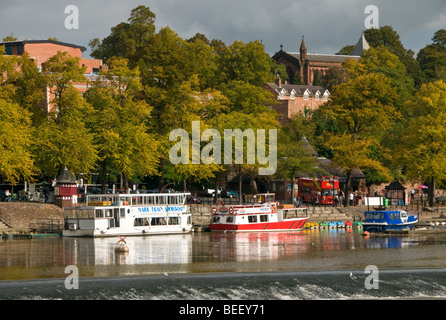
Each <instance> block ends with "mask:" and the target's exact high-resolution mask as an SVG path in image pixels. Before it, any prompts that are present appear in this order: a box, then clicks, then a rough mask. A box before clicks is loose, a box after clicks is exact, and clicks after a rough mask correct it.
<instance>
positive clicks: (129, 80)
mask: <svg viewBox="0 0 446 320" xmlns="http://www.w3.org/2000/svg"><path fill="white" fill-rule="evenodd" d="M109 67H110V68H109V71H108V72H106V73H105V76H106V78H107V79H108V85H107V86H102V83H101V82H99V83H96V86H95V87H93V88H92V89H90V90H89V91H88V92H87V93H86V97H87V101H89V102H90V103H91V105H92V106H93V108H94V117H93V119H94V121H92V122H91V123H90V126H91V128H92V130H94V133H95V141H96V145H97V147H98V151H99V158H100V164H101V177H102V179H105V177H106V176H107V174H111V173H112V172H118V173H119V174H120V175H122V180H121V182H122V187H123V188H125V190H127V189H128V187H129V180H131V179H132V180H134V179H138V178H139V177H144V175H155V174H157V165H158V158H159V157H158V151H159V150H158V141H157V140H156V138H155V136H154V135H153V134H151V133H150V132H149V131H150V129H151V124H150V121H151V116H150V113H151V108H150V107H149V106H148V105H147V103H146V102H145V101H144V100H142V99H140V98H139V96H140V92H141V90H142V85H141V83H140V77H139V70H138V68H135V69H130V68H129V67H128V61H127V60H126V59H122V58H111V59H109ZM100 81H101V80H100ZM102 81H103V80H102ZM104 115H107V116H106V117H104ZM103 181H104V180H103Z"/></svg>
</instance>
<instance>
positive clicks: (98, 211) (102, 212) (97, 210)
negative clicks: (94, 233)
mask: <svg viewBox="0 0 446 320" xmlns="http://www.w3.org/2000/svg"><path fill="white" fill-rule="evenodd" d="M95 217H96V218H103V217H104V211H103V210H101V209H96V214H95Z"/></svg>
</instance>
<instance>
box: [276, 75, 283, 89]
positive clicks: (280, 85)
mask: <svg viewBox="0 0 446 320" xmlns="http://www.w3.org/2000/svg"><path fill="white" fill-rule="evenodd" d="M276 85H277V86H278V87H279V88H282V79H281V78H280V75H279V74H277V77H276Z"/></svg>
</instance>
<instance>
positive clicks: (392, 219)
mask: <svg viewBox="0 0 446 320" xmlns="http://www.w3.org/2000/svg"><path fill="white" fill-rule="evenodd" d="M364 215H365V220H364V222H363V224H362V227H363V230H364V231H368V232H383V231H389V230H405V229H412V228H413V227H414V225H415V224H416V223H417V222H418V215H416V214H414V215H411V214H409V213H408V212H407V211H404V210H396V211H387V210H383V211H366V212H365V213H364Z"/></svg>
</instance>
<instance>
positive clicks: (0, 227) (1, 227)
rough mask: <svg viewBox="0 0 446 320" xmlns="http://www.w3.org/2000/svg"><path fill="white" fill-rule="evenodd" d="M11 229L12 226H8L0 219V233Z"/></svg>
mask: <svg viewBox="0 0 446 320" xmlns="http://www.w3.org/2000/svg"><path fill="white" fill-rule="evenodd" d="M11 230H12V228H11V227H10V226H8V225H7V224H6V223H4V222H3V221H0V234H1V233H3V232H8V231H11Z"/></svg>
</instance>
